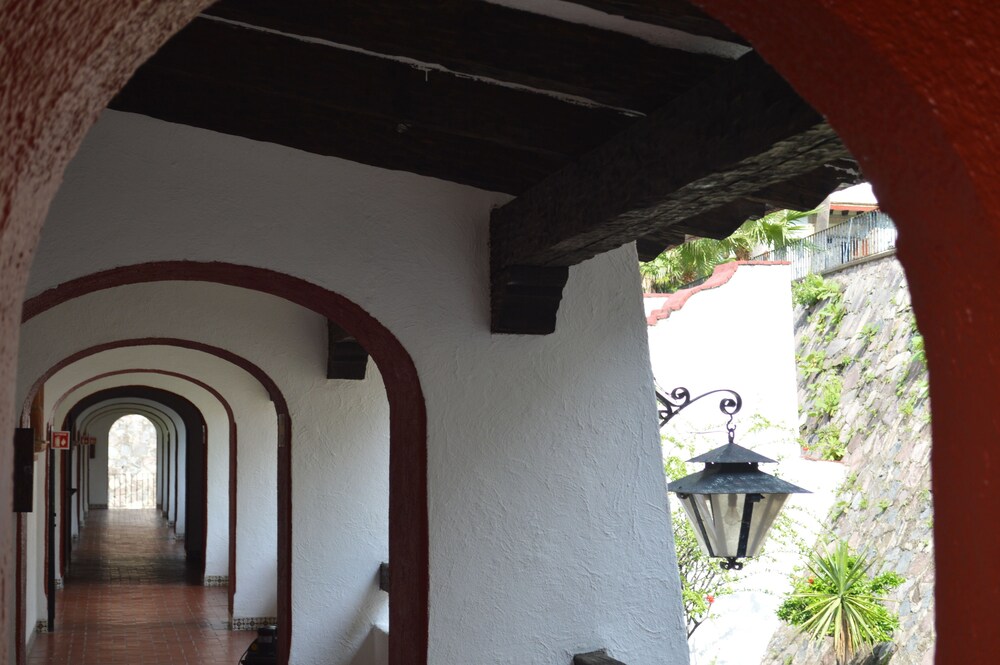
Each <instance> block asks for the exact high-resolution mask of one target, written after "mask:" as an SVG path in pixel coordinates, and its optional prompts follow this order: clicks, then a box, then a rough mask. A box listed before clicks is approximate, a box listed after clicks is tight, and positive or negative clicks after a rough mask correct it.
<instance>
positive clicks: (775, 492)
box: [656, 388, 808, 570]
mask: <svg viewBox="0 0 1000 665" xmlns="http://www.w3.org/2000/svg"><path fill="white" fill-rule="evenodd" d="M714 393H730V394H732V395H733V397H725V398H723V399H722V401H721V402H720V404H719V408H720V410H721V411H722V412H723V413H724V414H726V415H728V416H729V422H728V423H727V424H726V429H727V430H728V432H729V442H728V443H727V444H726V445H724V446H722V447H720V448H716V449H715V450H712V451H710V452H707V453H705V454H704V455H699V456H697V457H695V458H692V459H690V460H688V461H689V462H693V463H698V462H700V463H703V464H705V468H704V469H702V470H701V471H698V472H697V473H692V474H691V475H689V476H685V477H684V478H681V479H680V480H675V481H673V482H671V483H670V484H668V485H667V489H668V490H670V491H671V492H674V493H676V494H677V498H678V499H680V501H681V505H682V506H683V507H684V512H685V513H687V516H688V519H690V520H691V524H692V525H694V533H695V537H696V538H697V539H698V544H699V545H701V548H702V550H703V551H704V552H705V553H706V554H708V556H710V557H721V558H724V559H725V561H724V562H722V563H721V565H722V567H723V568H725V569H726V570H730V569H735V570H739V569H741V568H743V564H742V563H740V562H739V561H737V559H741V558H743V557H752V556H756V555H757V553H758V552H760V547H761V545H763V543H764V539H765V537H766V536H767V532H768V530H769V529H770V528H771V525H772V524H774V520H775V518H776V517H777V516H778V512H779V511H780V510H781V507H782V506H783V505H784V503H785V500H786V499H787V498H788V495H789V494H798V493H803V492H808V490H805V489H802V488H801V487H798V486H797V485H793V484H791V483H789V482H785V481H784V480H781V479H780V478H777V477H775V476H772V475H770V474H767V473H764V472H763V471H761V470H760V469H759V468H758V465H759V464H768V463H770V464H774V463H775V461H774V460H772V459H770V458H767V457H764V456H763V455H758V454H757V453H755V452H753V451H752V450H748V449H747V448H744V447H743V446H740V445H737V444H736V442H735V437H736V428H735V425H733V416H734V415H735V414H736V413H737V412H738V411H739V410H740V408H741V407H742V406H743V400H742V398H741V397H740V396H739V394H737V393H736V392H735V391H732V390H713V391H711V392H707V393H705V394H704V395H699V396H698V397H695V398H693V399H692V398H691V394H690V393H689V392H688V391H687V389H686V388H675V389H674V390H673V391H672V392H671V393H670V397H669V398H668V397H666V396H665V395H663V394H662V393H661V392H659V391H657V394H656V396H657V400H658V401H659V402H660V405H661V407H662V408H661V409H660V426H661V427H662V426H663V425H664V424H665V423H667V422H669V421H670V419H671V418H673V417H674V416H675V415H677V413H679V412H680V411H681V410H682V409H684V408H685V407H686V406H688V405H690V404H691V403H693V402H695V401H697V400H699V399H701V398H702V397H706V396H708V395H711V394H714Z"/></svg>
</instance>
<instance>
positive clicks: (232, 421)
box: [52, 369, 239, 616]
mask: <svg viewBox="0 0 1000 665" xmlns="http://www.w3.org/2000/svg"><path fill="white" fill-rule="evenodd" d="M122 374H159V375H163V376H172V377H174V378H177V379H182V380H184V381H187V382H188V383H191V384H193V385H196V386H198V387H200V388H202V389H203V390H205V391H207V392H208V393H209V394H211V395H212V396H213V397H215V399H217V400H218V401H219V403H220V404H222V408H223V409H225V411H226V417H227V418H228V419H229V592H228V595H229V616H232V615H233V607H234V602H235V598H236V582H237V575H236V556H237V552H236V519H237V513H238V511H237V510H236V508H237V503H236V502H237V499H238V497H239V486H238V483H237V477H236V473H237V470H238V468H239V464H238V459H237V455H238V451H239V447H238V445H237V434H236V416H235V414H234V413H233V407H232V406H231V405H230V404H229V401H228V400H226V398H225V397H224V396H223V395H222V393H220V392H219V391H218V390H216V389H215V388H214V387H212V386H210V385H209V384H207V383H205V382H204V381H202V380H200V379H196V378H194V377H193V376H189V375H187V374H182V373H181V372H172V371H169V370H163V369H120V370H115V371H113V372H104V373H102V374H98V375H96V376H93V377H91V378H89V379H87V380H86V381H81V382H80V383H78V384H76V385H75V386H73V387H72V388H70V389H69V390H67V391H66V392H64V393H63V394H62V395H60V396H59V398H58V399H56V401H55V402H54V403H53V404H52V415H53V417H54V416H55V413H56V411H58V410H59V406H60V405H61V404H62V403H63V401H64V400H65V399H66V397H67V396H68V395H69V394H70V393H72V392H75V391H77V390H79V389H80V388H82V387H84V386H86V385H88V384H90V383H93V382H94V381H98V380H100V379H105V378H108V377H112V376H120V375H122ZM70 411H72V408H71V409H70ZM68 417H69V412H67V418H68ZM64 427H65V426H64ZM207 477H208V476H207V474H206V478H207ZM205 496H206V498H207V496H208V492H207V491H206V493H205ZM207 523H208V520H207V519H206V524H207ZM206 542H207V540H206Z"/></svg>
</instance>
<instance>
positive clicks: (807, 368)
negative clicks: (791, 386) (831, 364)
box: [799, 350, 826, 376]
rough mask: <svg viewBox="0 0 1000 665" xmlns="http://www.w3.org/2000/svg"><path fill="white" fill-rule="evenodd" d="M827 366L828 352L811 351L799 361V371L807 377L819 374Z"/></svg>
mask: <svg viewBox="0 0 1000 665" xmlns="http://www.w3.org/2000/svg"><path fill="white" fill-rule="evenodd" d="M825 366H826V351H822V350H821V351H810V352H809V353H807V354H806V355H805V356H804V357H802V358H801V359H800V360H799V369H800V370H802V373H803V374H805V375H806V376H809V375H810V374H818V373H819V372H822V371H823V368H824V367H825Z"/></svg>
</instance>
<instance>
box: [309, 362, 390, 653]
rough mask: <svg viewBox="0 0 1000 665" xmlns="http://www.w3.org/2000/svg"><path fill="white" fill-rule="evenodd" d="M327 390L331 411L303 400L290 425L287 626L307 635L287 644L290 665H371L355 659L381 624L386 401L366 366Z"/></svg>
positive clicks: (384, 605) (385, 601)
mask: <svg viewBox="0 0 1000 665" xmlns="http://www.w3.org/2000/svg"><path fill="white" fill-rule="evenodd" d="M331 384H334V386H335V388H334V389H335V390H336V394H337V401H336V403H335V404H334V405H329V404H324V403H323V402H321V401H318V400H316V401H311V402H310V403H308V404H304V405H303V408H301V409H298V410H297V411H296V414H295V415H294V417H293V421H292V422H293V428H294V429H293V432H292V454H293V456H294V459H295V462H294V464H295V475H294V476H293V488H294V501H293V504H292V505H293V511H294V513H293V515H294V518H293V523H292V534H293V538H294V548H293V553H292V556H293V563H292V589H293V594H294V610H295V614H294V621H295V626H296V628H295V631H296V636H298V635H302V636H305V637H306V639H301V640H300V639H299V638H298V637H296V638H295V640H294V641H293V644H294V649H295V659H294V661H293V662H295V663H302V665H327V664H329V663H337V664H338V665H341V664H342V665H349V664H350V665H374V663H372V662H371V661H368V660H358V659H357V658H356V657H355V654H357V652H358V651H359V650H361V648H362V646H363V645H364V643H365V640H366V638H367V637H368V634H369V632H370V631H371V628H372V626H374V625H376V624H379V623H383V624H385V623H387V622H388V618H389V617H388V614H389V596H388V595H387V594H386V593H385V592H383V591H380V590H379V588H378V567H379V564H380V563H381V562H382V561H388V560H389V537H388V536H389V402H388V400H387V399H386V397H385V386H384V385H383V384H382V377H381V376H380V375H379V373H378V371H377V370H376V369H375V364H374V363H373V362H371V361H370V360H369V362H368V371H367V373H366V378H365V380H364V381H335V382H331ZM330 406H333V407H334V408H333V409H330ZM324 409H325V412H324ZM341 525H345V526H347V527H348V528H347V529H344V528H343V527H342V526H341ZM348 533H350V534H352V535H351V537H345V536H346V534H348ZM333 598H336V601H335V603H336V605H335V606H336V607H337V608H338V610H339V611H337V612H331V607H332V606H334V603H333V602H331V599H333Z"/></svg>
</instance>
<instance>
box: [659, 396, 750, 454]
mask: <svg viewBox="0 0 1000 665" xmlns="http://www.w3.org/2000/svg"><path fill="white" fill-rule="evenodd" d="M718 393H724V394H726V395H729V396H727V397H723V398H722V399H721V400H720V401H719V410H720V411H722V413H724V414H725V415H727V416H729V421H728V422H727V423H726V429H727V430H728V431H729V442H730V443H732V441H733V437H734V431H735V426H734V425H733V416H735V415H736V414H737V413H739V411H740V409H742V408H743V398H742V397H740V394H739V393H738V392H736V391H735V390H730V389H729V388H720V389H718V390H710V391H708V392H707V393H703V394H701V395H698V396H697V397H691V391H690V390H688V389H687V388H674V389H673V390H671V391H670V392H669V393H668V392H666V391H664V390H661V389H660V388H659V387H657V388H656V401H657V403H658V404H659V408H658V409H657V414H658V415H659V418H660V427H661V428H662V427H663V426H664V425H666V424H667V423H669V422H670V421H671V420H672V419H673V417H674V416H676V415H677V414H678V413H680V412H681V411H683V410H684V409H686V408H687V407H689V406H691V405H692V404H694V403H695V402H697V401H698V400H700V399H702V398H703V397H708V396H709V395H715V394H718Z"/></svg>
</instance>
